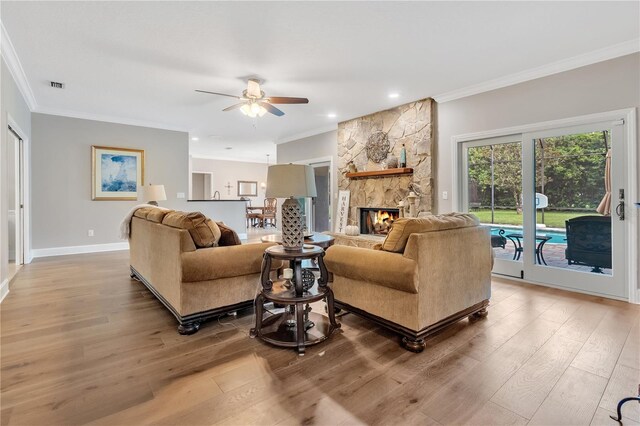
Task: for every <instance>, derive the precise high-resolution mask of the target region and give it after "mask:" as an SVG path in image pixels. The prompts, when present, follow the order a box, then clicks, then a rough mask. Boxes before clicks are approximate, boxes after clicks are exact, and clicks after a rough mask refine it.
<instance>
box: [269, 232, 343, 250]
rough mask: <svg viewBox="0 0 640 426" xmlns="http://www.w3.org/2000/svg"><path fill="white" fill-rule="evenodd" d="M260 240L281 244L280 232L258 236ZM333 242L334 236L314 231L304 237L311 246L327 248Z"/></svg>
mask: <svg viewBox="0 0 640 426" xmlns="http://www.w3.org/2000/svg"><path fill="white" fill-rule="evenodd" d="M260 241H262V242H263V243H276V244H282V234H269V235H265V236H264V237H262V238H260ZM334 242H335V238H333V237H332V236H331V235H327V234H321V233H319V232H314V233H313V235H311V236H310V237H305V239H304V243H305V244H309V245H312V246H318V247H322V248H323V249H325V250H326V249H328V248H329V247H331V246H332V245H333V243H334Z"/></svg>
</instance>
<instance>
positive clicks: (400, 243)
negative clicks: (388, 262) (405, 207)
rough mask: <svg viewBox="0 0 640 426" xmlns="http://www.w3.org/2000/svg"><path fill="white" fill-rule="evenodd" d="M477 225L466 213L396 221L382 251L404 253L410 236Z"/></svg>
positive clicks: (477, 221)
mask: <svg viewBox="0 0 640 426" xmlns="http://www.w3.org/2000/svg"><path fill="white" fill-rule="evenodd" d="M479 224H480V221H479V220H478V218H477V217H476V216H474V215H472V214H468V213H446V214H439V215H431V216H427V217H422V218H400V219H396V220H395V221H394V222H393V225H391V229H390V230H389V233H388V234H387V238H385V240H384V242H383V243H382V250H384V251H390V252H394V253H404V249H405V247H406V245H407V240H408V239H409V235H411V234H414V233H422V232H433V231H443V230H445V229H455V228H468V227H471V226H478V225H479Z"/></svg>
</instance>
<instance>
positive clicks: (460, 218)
mask: <svg viewBox="0 0 640 426" xmlns="http://www.w3.org/2000/svg"><path fill="white" fill-rule="evenodd" d="M414 231H415V232H414ZM325 263H326V265H327V268H328V270H329V272H331V273H332V274H333V284H332V289H333V292H334V294H335V299H336V301H335V305H336V307H338V308H341V309H344V310H346V311H349V312H352V313H354V314H357V315H360V316H363V317H365V318H367V319H370V320H372V321H374V322H376V323H378V324H379V325H382V326H384V327H387V328H389V329H391V330H393V331H395V332H397V333H399V334H400V335H402V336H403V339H402V344H403V346H404V347H405V348H407V349H408V350H411V351H414V352H421V351H422V350H423V349H424V348H425V342H424V338H425V337H426V336H428V335H430V334H433V333H435V332H437V331H439V330H441V329H442V328H443V327H446V326H447V325H449V324H452V323H454V322H456V321H459V320H461V319H463V318H466V317H470V318H472V319H475V318H479V317H483V316H486V314H487V311H486V307H487V305H488V304H489V298H490V297H491V268H492V266H493V252H492V249H491V240H490V236H489V229H488V228H485V227H481V226H479V225H478V220H477V218H475V216H473V215H462V214H449V215H440V216H429V217H426V218H421V219H398V220H397V221H396V222H395V223H394V225H393V227H392V229H391V231H390V233H389V235H388V236H387V239H386V240H385V242H384V244H382V247H381V250H371V249H365V248H358V247H347V246H339V245H334V246H332V247H330V248H329V249H328V250H327V254H326V256H325Z"/></svg>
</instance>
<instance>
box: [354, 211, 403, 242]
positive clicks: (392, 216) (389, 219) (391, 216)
mask: <svg viewBox="0 0 640 426" xmlns="http://www.w3.org/2000/svg"><path fill="white" fill-rule="evenodd" d="M399 215H400V210H398V209H389V208H385V207H362V208H360V233H361V234H369V235H387V233H389V229H390V228H391V224H392V223H393V221H394V220H396V219H397V218H398V217H399Z"/></svg>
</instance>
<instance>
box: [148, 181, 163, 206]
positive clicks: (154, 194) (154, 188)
mask: <svg viewBox="0 0 640 426" xmlns="http://www.w3.org/2000/svg"><path fill="white" fill-rule="evenodd" d="M143 188H144V199H145V200H146V201H147V204H151V205H152V206H157V205H158V201H164V200H166V199H167V194H166V193H165V192H164V185H151V184H149V186H145V187H143Z"/></svg>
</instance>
